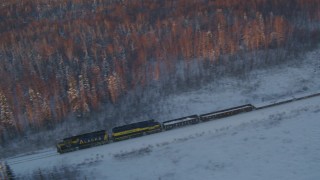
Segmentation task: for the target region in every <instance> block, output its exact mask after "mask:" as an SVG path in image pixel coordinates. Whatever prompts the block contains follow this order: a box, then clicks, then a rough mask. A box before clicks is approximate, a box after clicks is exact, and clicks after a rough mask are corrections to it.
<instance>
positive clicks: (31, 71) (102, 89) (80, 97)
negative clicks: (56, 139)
mask: <svg viewBox="0 0 320 180" xmlns="http://www.w3.org/2000/svg"><path fill="white" fill-rule="evenodd" d="M319 21H320V1H319V0H245V1H239V0H211V1H210V0H175V1H172V0H90V1H88V0H2V1H1V3H0V77H1V80H0V137H1V138H0V143H3V142H5V141H6V140H8V139H10V138H12V137H14V136H17V135H20V136H21V135H23V134H24V133H25V132H27V131H40V130H41V129H45V128H54V127H55V125H56V124H57V123H60V122H63V121H66V120H67V119H68V118H67V117H68V115H70V114H73V115H74V116H77V117H78V118H84V117H86V116H90V114H91V113H93V112H97V111H103V110H104V108H106V107H105V104H109V105H112V104H117V103H119V102H120V100H121V98H123V97H125V96H126V94H127V93H128V92H129V91H132V90H134V89H137V88H140V89H144V88H148V87H149V86H150V85H151V84H158V86H159V87H161V86H166V85H167V84H168V83H169V81H172V80H173V79H178V80H179V83H184V82H185V83H188V81H189V80H190V79H192V78H194V77H195V76H196V77H197V78H201V77H202V76H206V77H209V78H210V77H213V76H215V75H217V71H218V68H217V67H223V69H222V70H221V68H220V73H223V71H229V72H232V71H237V70H236V69H247V70H250V69H253V68H255V64H259V63H262V64H268V63H269V64H277V63H280V62H281V61H282V60H283V58H264V59H263V60H261V59H259V58H248V59H247V58H244V59H242V60H240V58H237V57H240V55H241V54H242V55H243V54H248V53H251V52H264V51H274V50H279V49H281V50H282V51H283V52H285V53H284V54H289V53H291V52H295V53H298V52H299V51H301V52H302V51H303V50H304V49H307V48H309V47H310V46H312V45H314V44H316V43H318V42H319V39H320V34H319V32H320V31H319V28H316V27H319V26H314V25H315V24H317V23H319ZM238 60H239V61H238ZM269 61H270V62H269ZM278 61H280V62H278ZM257 62H258V63H257ZM171 83H172V82H171ZM189 83H190V82H189ZM137 98H139V97H137Z"/></svg>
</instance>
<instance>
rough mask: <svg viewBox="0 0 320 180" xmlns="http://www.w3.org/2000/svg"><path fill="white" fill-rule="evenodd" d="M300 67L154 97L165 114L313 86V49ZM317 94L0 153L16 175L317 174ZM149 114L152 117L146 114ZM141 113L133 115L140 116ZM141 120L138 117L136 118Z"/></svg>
mask: <svg viewBox="0 0 320 180" xmlns="http://www.w3.org/2000/svg"><path fill="white" fill-rule="evenodd" d="M304 59H305V60H304V63H303V64H301V65H299V66H298V65H297V64H294V63H293V64H288V65H281V66H280V67H276V68H270V69H266V70H260V71H254V72H252V73H251V74H248V76H247V77H245V79H241V80H239V79H233V78H226V79H223V80H220V81H217V82H215V83H214V84H210V85H207V86H206V87H203V88H202V89H201V90H197V91H193V92H185V93H182V94H180V95H175V96H172V97H169V98H167V99H161V100H159V104H154V105H153V106H157V107H153V108H152V109H157V111H158V113H153V115H155V114H158V116H156V117H157V118H155V119H156V120H159V121H164V120H169V119H173V118H178V117H182V116H187V115H191V114H201V113H208V112H212V111H215V110H219V109H224V108H229V107H233V106H237V105H243V104H246V103H253V104H254V105H258V104H261V103H270V102H273V101H277V100H279V99H281V98H289V97H291V96H292V95H295V96H296V95H297V94H299V93H312V92H318V91H319V89H320V78H319V77H320V61H319V59H320V49H318V50H315V51H313V52H311V53H309V54H307V56H306V57H305V58H304ZM319 117H320V97H315V98H310V99H305V100H301V101H295V102H293V103H290V104H284V105H280V106H276V107H272V108H268V109H262V110H258V111H253V112H249V113H245V114H240V115H237V116H233V117H229V118H224V119H221V120H217V121H210V122H207V123H200V124H197V125H193V126H189V127H185V128H180V129H176V130H172V131H167V132H163V133H158V134H153V135H150V136H144V137H141V138H137V139H131V140H127V141H123V142H118V143H112V144H108V145H105V146H100V147H95V148H91V149H86V150H81V151H77V152H72V153H67V154H63V155H58V154H57V153H56V150H55V149H54V148H53V147H52V148H49V149H46V150H43V151H40V152H36V153H35V154H31V155H24V154H22V155H18V156H16V157H11V158H7V159H4V160H5V161H7V162H8V164H9V165H10V166H11V168H12V170H13V171H14V173H15V175H16V176H17V178H18V179H19V178H20V179H35V178H37V177H39V174H41V177H48V179H72V178H73V179H85V178H87V179H112V180H113V179H130V180H131V179H139V180H140V179H142V180H143V179H146V180H147V179H148V180H149V179H156V180H158V179H162V180H164V179H174V180H179V179H190V180H193V179H223V180H225V179H246V180H247V179H268V180H269V179H283V180H285V179H297V180H300V179H308V180H313V179H314V180H317V179H320V158H319V157H320V143H319V139H320V130H319V127H320V119H319ZM152 118H154V117H152ZM140 119H141V118H140ZM141 120H145V119H144V118H142V119H141Z"/></svg>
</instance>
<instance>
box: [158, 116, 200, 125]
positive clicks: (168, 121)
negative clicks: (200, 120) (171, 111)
mask: <svg viewBox="0 0 320 180" xmlns="http://www.w3.org/2000/svg"><path fill="white" fill-rule="evenodd" d="M196 117H198V115H196V114H194V115H191V116H186V117H182V118H177V119H172V120H168V121H164V122H162V123H169V122H173V121H179V120H183V119H187V118H196Z"/></svg>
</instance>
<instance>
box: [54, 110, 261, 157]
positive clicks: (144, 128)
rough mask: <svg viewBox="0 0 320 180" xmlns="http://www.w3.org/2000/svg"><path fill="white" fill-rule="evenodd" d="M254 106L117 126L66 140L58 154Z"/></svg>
mask: <svg viewBox="0 0 320 180" xmlns="http://www.w3.org/2000/svg"><path fill="white" fill-rule="evenodd" d="M255 109H257V108H255V107H254V106H253V105H252V104H246V105H242V106H237V107H233V108H229V109H224V110H219V111H214V112H210V113H206V114H201V115H196V114H195V115H191V116H186V117H182V118H177V119H172V120H168V121H164V122H162V123H160V122H157V121H155V120H154V119H151V120H147V121H141V122H137V123H131V124H127V125H122V126H117V127H114V128H113V129H112V132H111V134H109V133H108V132H107V130H100V131H95V132H90V133H85V134H80V135H76V136H72V137H68V138H64V139H63V140H61V141H60V142H58V143H57V144H56V148H57V152H58V153H60V154H62V153H66V152H71V151H76V150H80V149H85V148H89V147H93V146H98V145H103V144H107V143H111V142H117V141H122V140H126V139H130V138H135V137H140V136H144V135H148V134H153V133H158V132H162V131H168V130H171V129H175V128H179V127H184V126H188V125H192V124H197V123H200V122H206V121H210V120H215V119H220V118H224V117H228V116H233V115H236V114H239V113H243V112H249V111H252V110H255Z"/></svg>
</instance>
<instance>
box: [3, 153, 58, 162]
mask: <svg viewBox="0 0 320 180" xmlns="http://www.w3.org/2000/svg"><path fill="white" fill-rule="evenodd" d="M57 155H59V154H58V153H56V152H51V153H48V154H40V155H35V156H33V157H29V156H26V157H25V158H21V159H18V158H20V157H16V158H13V159H17V160H9V161H7V162H8V164H9V165H15V164H21V163H25V162H29V161H34V160H39V159H45V158H47V157H52V156H57ZM22 157H23V156H22Z"/></svg>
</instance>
